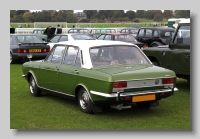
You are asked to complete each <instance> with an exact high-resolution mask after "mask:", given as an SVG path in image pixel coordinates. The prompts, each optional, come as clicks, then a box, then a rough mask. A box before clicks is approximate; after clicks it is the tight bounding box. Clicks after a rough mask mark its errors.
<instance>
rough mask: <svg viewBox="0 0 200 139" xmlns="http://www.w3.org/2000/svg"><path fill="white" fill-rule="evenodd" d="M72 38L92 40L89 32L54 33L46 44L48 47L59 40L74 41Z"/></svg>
mask: <svg viewBox="0 0 200 139" xmlns="http://www.w3.org/2000/svg"><path fill="white" fill-rule="evenodd" d="M74 40H94V38H93V37H91V36H90V35H89V34H81V33H73V34H56V35H54V36H53V37H52V38H51V39H50V40H48V44H49V46H50V49H51V48H52V47H53V46H54V45H55V44H56V43H59V42H63V41H74Z"/></svg>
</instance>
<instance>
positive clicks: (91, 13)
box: [83, 10, 97, 19]
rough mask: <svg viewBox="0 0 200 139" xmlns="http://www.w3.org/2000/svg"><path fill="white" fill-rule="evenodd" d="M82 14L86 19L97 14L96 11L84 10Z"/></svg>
mask: <svg viewBox="0 0 200 139" xmlns="http://www.w3.org/2000/svg"><path fill="white" fill-rule="evenodd" d="M83 12H84V13H86V15H87V18H88V19H91V17H92V16H93V15H95V14H96V13H97V10H84V11H83Z"/></svg>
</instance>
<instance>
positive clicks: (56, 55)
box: [46, 46, 65, 63]
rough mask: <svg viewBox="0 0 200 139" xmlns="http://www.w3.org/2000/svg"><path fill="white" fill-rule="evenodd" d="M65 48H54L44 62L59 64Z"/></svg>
mask: <svg viewBox="0 0 200 139" xmlns="http://www.w3.org/2000/svg"><path fill="white" fill-rule="evenodd" d="M64 50H65V46H56V47H55V48H54V50H53V51H51V54H50V55H49V56H48V58H47V60H46V61H49V62H52V63H60V62H61V61H62V57H63V54H64Z"/></svg>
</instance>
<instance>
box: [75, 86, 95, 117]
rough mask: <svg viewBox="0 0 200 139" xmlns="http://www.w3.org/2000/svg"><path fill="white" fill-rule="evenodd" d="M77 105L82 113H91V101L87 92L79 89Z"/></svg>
mask: <svg viewBox="0 0 200 139" xmlns="http://www.w3.org/2000/svg"><path fill="white" fill-rule="evenodd" d="M78 104H79V108H80V109H81V111H82V112H84V113H89V114H90V113H93V110H92V101H91V99H90V96H89V94H88V92H87V91H86V90H85V89H84V88H81V89H80V91H79V94H78Z"/></svg>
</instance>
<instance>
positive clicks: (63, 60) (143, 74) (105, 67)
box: [22, 40, 178, 113]
mask: <svg viewBox="0 0 200 139" xmlns="http://www.w3.org/2000/svg"><path fill="white" fill-rule="evenodd" d="M108 51H110V52H112V53H109V54H108ZM22 72H23V75H22V76H23V77H24V78H25V79H26V80H27V81H28V83H29V88H30V94H31V95H32V96H35V97H38V96H41V95H42V91H44V92H45V91H46V92H53V93H58V94H62V95H66V96H69V97H71V98H73V99H74V100H76V101H77V103H78V105H79V107H80V110H81V111H82V112H84V113H98V112H102V110H103V109H102V107H103V106H105V105H106V106H110V107H111V108H115V109H118V110H121V109H123V108H131V106H133V105H135V104H137V105H138V106H139V107H145V108H147V107H150V106H158V105H159V100H161V99H163V98H167V97H170V96H172V95H173V94H174V91H177V90H178V89H177V88H176V75H175V73H174V72H173V71H171V70H168V69H165V68H161V67H158V66H154V65H153V64H152V63H151V62H150V60H149V59H148V58H147V57H146V55H144V53H143V52H142V50H141V49H140V48H139V47H137V46H136V45H134V44H131V43H126V42H120V41H103V40H78V41H68V42H63V43H59V44H56V45H54V47H53V48H52V49H51V51H50V52H49V54H48V55H47V57H46V58H45V59H44V60H38V61H29V62H26V63H24V64H23V65H22Z"/></svg>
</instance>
